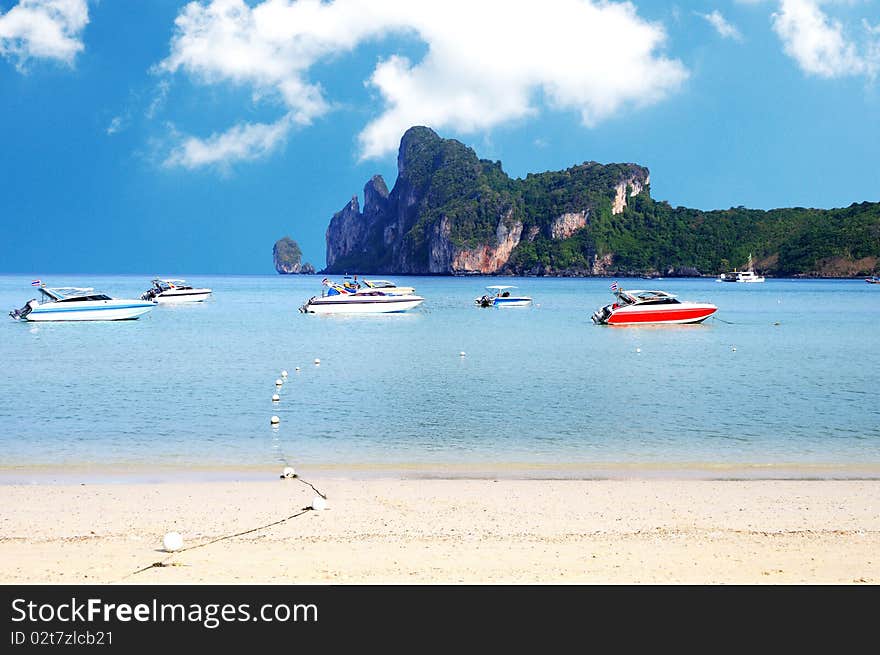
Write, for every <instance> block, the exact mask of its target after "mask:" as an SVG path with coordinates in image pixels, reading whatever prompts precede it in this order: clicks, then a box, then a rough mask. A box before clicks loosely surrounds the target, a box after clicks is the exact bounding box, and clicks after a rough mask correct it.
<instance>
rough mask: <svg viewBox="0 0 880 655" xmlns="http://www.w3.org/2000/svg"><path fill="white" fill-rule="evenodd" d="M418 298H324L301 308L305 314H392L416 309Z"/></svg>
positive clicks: (352, 296)
mask: <svg viewBox="0 0 880 655" xmlns="http://www.w3.org/2000/svg"><path fill="white" fill-rule="evenodd" d="M424 301H425V299H424V298H422V297H420V296H377V297H372V298H371V297H367V296H359V295H356V294H354V295H351V296H325V297H322V298H317V297H316V298H312V299H310V300H309V301H308V302H307V303H306V304H305V305H303V307H302V311H303V312H305V313H307V314H394V313H399V312H406V311H409V310H410V309H414V308H415V307H418V306H419V305H421V304H422V303H423V302H424Z"/></svg>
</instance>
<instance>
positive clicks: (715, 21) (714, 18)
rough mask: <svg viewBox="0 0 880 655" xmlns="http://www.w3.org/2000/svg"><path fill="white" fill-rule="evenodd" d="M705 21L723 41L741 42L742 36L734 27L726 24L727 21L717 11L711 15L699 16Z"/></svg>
mask: <svg viewBox="0 0 880 655" xmlns="http://www.w3.org/2000/svg"><path fill="white" fill-rule="evenodd" d="M697 15H698V16H702V17H703V18H705V19H706V21H707V22H708V23H709V24H710V25H711V26H712V27H714V28H715V31H716V32H718V34H719V35H720V36H721V37H722V38H724V39H733V40H734V41H742V34H740V31H739V30H738V29H736V27H735V26H733V25H731V24H730V23H728V22H727V19H726V18H724V16H723V15H722V14H721V12H720V11H718V10H717V9H716V10H715V11H713V12H712V13H711V14H700V13H699V12H698V13H697Z"/></svg>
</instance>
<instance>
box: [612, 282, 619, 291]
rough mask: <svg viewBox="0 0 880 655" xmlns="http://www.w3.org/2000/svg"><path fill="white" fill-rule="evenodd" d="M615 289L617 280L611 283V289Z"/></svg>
mask: <svg viewBox="0 0 880 655" xmlns="http://www.w3.org/2000/svg"><path fill="white" fill-rule="evenodd" d="M617 289H618V286H617V280H615V281H614V282H612V283H611V290H612V291H617Z"/></svg>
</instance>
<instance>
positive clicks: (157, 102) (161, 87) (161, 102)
mask: <svg viewBox="0 0 880 655" xmlns="http://www.w3.org/2000/svg"><path fill="white" fill-rule="evenodd" d="M170 88H171V84H170V83H169V82H168V80H160V81H159V84H157V85H156V91H155V93H154V94H153V99H152V100H150V104H149V106H148V107H147V110H146V111H145V112H144V116H145V117H146V118H147V119H148V120H152V119H153V118H155V116H156V114H157V113H159V112H160V111H162V108H163V107H164V106H165V102H166V101H167V100H168V91H169V89H170Z"/></svg>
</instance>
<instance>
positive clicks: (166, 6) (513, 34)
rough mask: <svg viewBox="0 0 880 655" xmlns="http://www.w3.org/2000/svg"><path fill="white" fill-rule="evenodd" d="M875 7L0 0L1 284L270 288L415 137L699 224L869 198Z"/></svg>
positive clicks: (779, 1)
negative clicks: (145, 281)
mask: <svg viewBox="0 0 880 655" xmlns="http://www.w3.org/2000/svg"><path fill="white" fill-rule="evenodd" d="M878 73H880V0H824V1H823V0H773V1H771V0H766V1H763V2H762V1H760V0H751V1H745V0H739V1H729V2H724V1H720V0H719V1H717V2H689V3H669V2H649V1H647V0H635V1H634V2H632V3H627V4H623V3H616V2H609V3H605V4H602V3H590V2H588V1H587V0H554V1H552V2H551V1H549V0H547V1H545V2H542V3H534V5H532V6H529V5H528V3H522V5H519V4H516V3H498V4H495V3H494V2H493V1H492V0H487V1H484V2H479V1H478V0H469V2H459V0H446V1H445V2H439V1H438V2H435V1H433V0H423V2H420V3H413V2H402V0H372V1H371V2H365V1H364V0H336V1H335V2H334V3H325V4H318V3H316V2H314V1H312V0H300V1H299V2H293V1H292V0H290V1H289V0H269V2H256V1H252V2H249V3H245V2H243V0H216V1H215V2H213V3H209V2H201V3H193V4H192V5H190V6H189V7H187V6H186V4H185V3H183V2H180V1H171V0H150V1H149V2H128V1H125V2H123V1H122V0H102V1H101V2H87V0H21V2H12V1H10V0H0V98H2V102H0V144H2V151H3V154H2V157H0V227H2V231H0V271H2V272H16V273H23V274H33V275H49V274H51V273H64V272H69V273H89V272H93V273H114V272H118V273H143V274H145V275H150V274H167V275H171V274H178V273H270V272H272V270H273V269H272V261H271V248H272V244H273V243H274V241H275V240H276V239H277V238H279V237H281V236H283V235H286V234H287V235H290V236H292V237H293V238H295V239H296V240H297V241H298V242H299V243H300V244H301V246H302V249H303V252H304V256H305V259H306V260H309V261H311V262H313V263H314V264H315V265H316V266H317V267H318V268H320V267H322V266H323V265H324V231H325V229H326V226H327V222H328V221H329V218H330V216H331V215H332V214H333V213H334V212H335V211H337V210H338V209H340V208H341V207H342V206H343V205H344V204H345V203H346V202H347V201H348V199H349V198H350V197H351V196H352V195H354V194H359V195H360V193H361V191H362V188H363V185H364V183H365V182H366V181H367V180H368V179H369V177H370V176H371V175H373V174H374V173H381V174H382V175H383V176H385V179H386V181H387V182H388V185H389V187H390V186H391V185H392V184H393V182H394V179H395V177H396V160H395V155H396V152H395V148H396V143H397V141H398V140H399V137H400V134H401V133H402V131H403V130H404V129H405V127H406V126H408V125H411V124H427V125H430V126H431V127H434V128H435V129H436V130H437V131H438V132H439V133H440V134H441V135H442V136H450V137H455V138H459V139H460V140H462V141H463V142H464V143H466V144H468V145H470V146H472V147H473V148H474V149H475V150H476V151H477V154H478V155H480V156H481V157H486V158H490V159H500V160H501V161H502V162H503V163H504V168H505V170H506V171H507V172H508V173H509V174H510V175H513V176H524V175H525V174H526V173H528V172H537V171H543V170H554V169H560V168H565V167H567V166H570V165H572V164H575V163H580V162H582V161H586V160H596V161H599V162H603V163H607V162H620V161H630V162H637V163H639V164H642V165H645V166H648V167H649V168H650V169H651V179H652V194H653V196H654V197H655V198H658V199H663V200H668V201H669V202H671V203H672V204H674V205H686V206H690V207H699V208H703V209H714V208H727V207H730V206H736V205H745V206H747V207H758V208H773V207H781V206H812V207H836V206H845V205H848V204H850V203H852V202H859V201H863V200H872V201H876V200H880V166H878V165H877V153H878V146H880V89H878V80H877V76H878Z"/></svg>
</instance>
